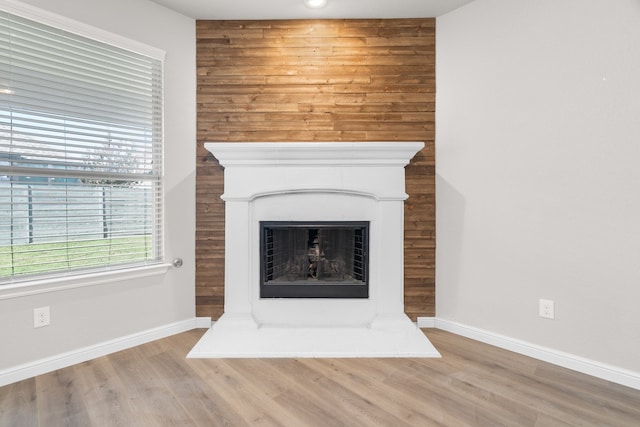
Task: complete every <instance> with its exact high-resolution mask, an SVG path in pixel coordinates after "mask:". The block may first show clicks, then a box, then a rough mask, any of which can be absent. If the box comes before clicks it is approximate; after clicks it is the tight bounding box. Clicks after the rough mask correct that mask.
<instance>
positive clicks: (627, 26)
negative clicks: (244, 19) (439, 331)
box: [436, 0, 640, 371]
mask: <svg viewBox="0 0 640 427" xmlns="http://www.w3.org/2000/svg"><path fill="white" fill-rule="evenodd" d="M437 81H438V83H437V94H438V95H437V140H436V151H437V174H438V181H437V195H438V197H437V247H438V250H437V316H438V318H442V319H448V320H451V321H455V322H460V323H462V324H466V325H470V326H473V327H476V328H480V329H483V330H486V331H491V332H494V333H497V334H503V335H506V336H508V337H512V338H516V339H520V340H524V341H527V342H530V343H534V344H537V345H540V346H544V347H548V348H552V349H556V350H559V351H564V352H568V353H571V354H574V355H578V356H581V357H584V358H587V359H591V360H594V361H598V362H601V363H603V364H610V365H613V366H617V367H620V368H623V369H629V370H632V371H640V1H638V0H616V1H611V0H538V1H530V0H476V1H475V2H473V3H471V4H470V5H468V6H465V7H463V8H461V9H458V10H456V11H454V12H452V13H449V14H447V15H445V16H443V17H441V18H439V19H438V21H437ZM539 298H546V299H551V300H554V301H555V305H556V319H555V320H546V319H542V318H540V317H538V299H539Z"/></svg>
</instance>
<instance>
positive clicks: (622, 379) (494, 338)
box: [435, 318, 640, 390]
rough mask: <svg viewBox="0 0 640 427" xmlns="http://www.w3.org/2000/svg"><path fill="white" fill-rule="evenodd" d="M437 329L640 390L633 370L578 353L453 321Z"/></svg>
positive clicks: (439, 323) (638, 376)
mask: <svg viewBox="0 0 640 427" xmlns="http://www.w3.org/2000/svg"><path fill="white" fill-rule="evenodd" d="M435 327H436V328H438V329H442V330H444V331H448V332H452V333H454V334H457V335H461V336H464V337H467V338H471V339H474V340H476V341H481V342H484V343H486V344H490V345H493V346H495V347H500V348H504V349H506V350H510V351H513V352H516V353H519V354H523V355H525V356H529V357H533V358H534V359H538V360H542V361H544V362H548V363H552V364H554V365H558V366H562V367H564V368H568V369H572V370H574V371H577V372H582V373H583V374H587V375H591V376H593V377H597V378H600V379H603V380H607V381H611V382H614V383H617V384H621V385H624V386H627V387H631V388H634V389H637V390H640V372H635V371H630V370H627V369H623V368H618V367H616V366H612V365H608V364H606V363H601V362H597V361H595V360H591V359H586V358H584V357H580V356H576V355H574V354H570V353H565V352H562V351H558V350H554V349H552V348H548V347H542V346H539V345H537V344H532V343H530V342H527V341H523V340H519V339H515V338H511V337H508V336H505V335H500V334H496V333H494V332H491V331H486V330H483V329H479V328H476V327H473V326H468V325H465V324H462V323H458V322H454V321H451V320H446V319H440V318H435Z"/></svg>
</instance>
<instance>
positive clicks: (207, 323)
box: [196, 317, 215, 329]
mask: <svg viewBox="0 0 640 427" xmlns="http://www.w3.org/2000/svg"><path fill="white" fill-rule="evenodd" d="M214 323H215V322H212V321H211V317H196V328H207V329H209V328H211V326H212V325H213V324H214Z"/></svg>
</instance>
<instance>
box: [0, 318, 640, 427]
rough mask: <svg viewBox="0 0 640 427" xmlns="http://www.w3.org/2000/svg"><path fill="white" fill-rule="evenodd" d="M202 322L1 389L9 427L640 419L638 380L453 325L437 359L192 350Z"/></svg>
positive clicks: (439, 338) (623, 423) (2, 419)
mask: <svg viewBox="0 0 640 427" xmlns="http://www.w3.org/2000/svg"><path fill="white" fill-rule="evenodd" d="M204 332H205V331H204V330H193V331H188V332H185V333H181V334H177V335H174V336H171V337H168V338H165V339H162V340H158V341H154V342H151V343H147V344H144V345H141V346H138V347H134V348H131V349H128V350H124V351H121V352H117V353H113V354H110V355H108V356H105V357H100V358H97V359H94V360H91V361H88V362H84V363H81V364H78V365H74V366H71V367H69V368H65V369H60V370H58V371H55V372H51V373H48V374H44V375H39V376H37V377H35V378H31V379H28V380H25V381H21V382H17V383H15V384H11V385H8V386H5V387H0V426H2V427H4V426H12V427H13V426H20V427H22V426H46V427H49V426H53V427H55V426H65V427H66V426H82V427H93V426H96V427H102V426H136V427H138V426H142V427H144V426H149V427H157V426H159V427H164V426H207V427H208V426H252V427H253V426H268V427H283V426H284V427H289V426H295V427H307V426H308V427H318V426H331V427H334V426H349V427H352V426H353V427H359V426H366V427H369V426H385V427H386V426H394V427H395V426H421V427H422V426H447V427H448V426H452V427H463V426H472V427H478V426H481V427H484V426H491V427H493V426H531V427H551V426H553V427H562V426H607V427H631V426H633V427H635V426H637V425H640V423H639V422H638V421H639V420H640V390H634V389H631V388H628V387H624V386H621V385H619V384H614V383H610V382H607V381H603V380H600V379H598V378H594V377H590V376H587V375H583V374H580V373H577V372H574V371H570V370H567V369H564V368H561V367H558V366H554V365H550V364H548V363H545V362H541V361H539V360H535V359H532V358H528V357H525V356H521V355H518V354H515V353H512V352H509V351H506V350H503V349H499V348H496V347H492V346H489V345H487V344H483V343H479V342H477V341H473V340H470V339H468V338H464V337H460V336H457V335H454V334H451V333H448V332H445V331H440V330H435V329H428V330H425V333H426V335H427V336H428V337H429V338H430V340H431V341H432V342H433V344H434V345H435V347H436V348H437V349H438V350H439V351H440V353H441V354H442V356H443V357H442V358H439V359H435V358H434V359H430V358H424V359H420V358H415V359H403V358H401V359H373V358H372V359H186V354H187V353H188V351H189V350H190V349H191V348H192V347H193V345H195V343H196V342H197V341H198V339H199V338H200V337H201V336H202V334H203V333H204Z"/></svg>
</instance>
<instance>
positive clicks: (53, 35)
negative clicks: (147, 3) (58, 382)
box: [0, 11, 163, 284]
mask: <svg viewBox="0 0 640 427" xmlns="http://www.w3.org/2000/svg"><path fill="white" fill-rule="evenodd" d="M162 247H163V245H162V60H161V59H157V58H154V57H152V56H147V55H144V54H140V53H136V52H134V51H132V50H130V49H123V48H119V47H114V46H112V45H110V44H107V43H103V42H101V41H97V40H94V39H91V38H87V37H84V36H80V35H77V34H74V33H71V32H68V31H65V30H61V29H58V28H55V27H52V26H48V25H45V24H42V23H38V22H34V21H31V20H29V19H26V18H23V17H20V16H18V15H13V14H11V13H7V12H2V11H0V284H7V283H14V282H17V281H21V280H26V279H32V278H34V277H36V276H52V275H54V276H55V275H68V274H76V273H81V272H82V273H84V272H87V271H90V270H91V271H93V270H97V271H102V270H114V269H121V268H127V267H131V266H140V265H147V264H154V263H158V262H160V261H161V260H162V256H163V254H162Z"/></svg>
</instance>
